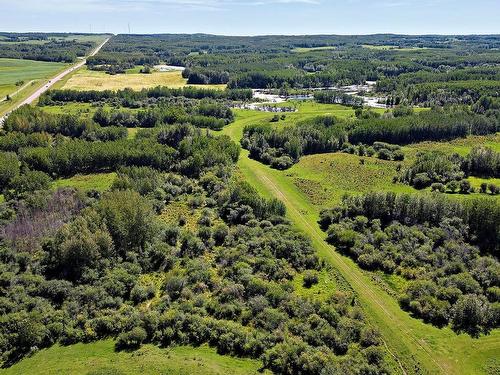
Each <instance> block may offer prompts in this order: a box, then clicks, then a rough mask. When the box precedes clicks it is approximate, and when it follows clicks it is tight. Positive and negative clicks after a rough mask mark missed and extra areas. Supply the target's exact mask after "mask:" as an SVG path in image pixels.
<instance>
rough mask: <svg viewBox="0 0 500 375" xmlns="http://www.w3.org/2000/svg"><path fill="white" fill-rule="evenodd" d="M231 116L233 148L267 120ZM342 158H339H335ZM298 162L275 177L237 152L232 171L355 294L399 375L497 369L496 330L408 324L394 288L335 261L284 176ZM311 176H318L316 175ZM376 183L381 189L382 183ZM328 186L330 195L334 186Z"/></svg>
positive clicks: (345, 111)
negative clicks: (249, 128) (479, 333)
mask: <svg viewBox="0 0 500 375" xmlns="http://www.w3.org/2000/svg"><path fill="white" fill-rule="evenodd" d="M303 107H304V109H305V111H304V112H303V113H302V112H301V111H300V109H299V112H298V113H295V114H290V115H287V120H288V119H289V117H297V116H299V117H300V116H301V114H302V115H303V116H304V117H307V116H311V113H310V110H311V108H310V106H309V105H304V106H303ZM316 107H318V106H317V105H316ZM325 112H326V111H325ZM328 112H331V114H334V115H341V116H343V117H349V116H351V115H352V114H353V111H352V109H349V108H346V107H341V106H338V108H337V110H334V109H331V110H330V111H328ZM236 113H237V120H236V122H235V123H233V124H231V125H229V126H228V127H226V128H225V129H224V130H223V133H225V134H227V135H229V136H230V137H231V138H232V139H233V140H234V141H235V142H239V141H240V139H241V137H242V134H243V128H244V126H245V125H249V124H253V123H256V122H263V121H266V119H267V120H269V119H270V118H271V117H272V114H263V113H255V112H252V111H243V110H240V111H236ZM321 113H322V111H318V112H316V114H321ZM323 113H324V112H323ZM294 121H297V119H294ZM326 157H327V155H326V154H325V155H319V157H318V158H319V159H321V158H322V159H326ZM328 157H331V156H328ZM342 157H343V155H341V156H340V158H342ZM347 157H349V156H347ZM309 158H311V157H309ZM333 158H334V159H335V158H336V157H333ZM304 159H305V160H306V162H305V163H304V162H301V163H303V165H302V166H301V165H300V164H301V163H299V165H298V166H295V167H293V168H292V169H291V170H288V171H278V170H274V169H271V168H270V167H268V166H266V165H264V164H262V163H260V162H258V161H255V160H252V159H250V158H249V157H248V151H246V150H243V151H242V154H241V157H240V160H239V162H238V166H239V169H240V171H241V174H242V175H243V177H244V178H245V179H246V180H247V181H248V182H249V183H251V184H252V185H253V186H254V187H255V188H256V189H257V190H258V191H259V192H260V193H261V194H262V195H263V196H266V197H276V198H278V199H281V200H282V201H283V202H284V203H285V205H286V207H287V215H288V217H289V218H290V219H291V220H292V222H293V223H294V224H295V226H296V227H297V228H298V229H300V230H301V231H303V232H304V233H306V234H307V235H308V236H309V237H310V238H311V240H312V243H313V245H314V247H315V248H316V249H317V251H318V254H319V255H320V256H321V257H322V258H323V259H325V260H326V261H327V262H328V263H329V264H331V265H332V266H333V267H334V268H335V269H336V270H338V271H339V272H340V274H341V275H342V276H343V278H344V279H345V280H346V281H347V282H348V283H349V284H350V285H351V286H352V287H353V288H354V290H356V292H357V295H358V298H359V299H360V301H361V302H362V305H363V307H364V309H365V312H366V316H367V317H368V318H369V319H370V320H371V321H372V323H373V324H375V325H376V326H377V327H378V328H379V329H380V331H381V332H382V334H383V337H384V340H385V342H386V344H387V346H388V349H389V350H390V352H391V353H392V354H393V355H394V357H395V358H397V361H398V363H400V364H401V366H403V368H404V373H406V374H422V373H424V374H459V373H460V374H488V373H492V372H491V371H492V370H491V369H493V368H497V369H498V363H497V362H495V358H496V357H497V354H498V353H499V351H500V330H495V331H493V332H492V333H491V334H490V335H489V336H484V337H481V338H479V339H472V338H471V337H469V336H467V335H464V334H462V335H456V334H455V333H454V332H453V331H452V330H451V329H449V328H444V329H439V328H436V327H434V326H432V325H429V324H425V323H424V322H423V321H421V320H418V319H414V318H412V317H411V316H410V315H409V314H408V313H406V312H404V311H403V310H401V308H400V307H399V304H398V302H397V301H396V299H395V298H394V297H392V296H391V295H389V294H388V293H387V288H391V289H394V287H391V286H389V285H387V284H386V283H382V281H379V279H380V278H376V277H375V276H374V275H373V274H370V273H367V272H364V271H362V270H361V269H360V268H359V267H358V266H357V265H356V264H355V263H354V262H353V261H352V260H351V259H349V258H347V257H344V256H342V255H340V254H339V253H337V252H336V251H335V249H334V248H333V247H332V246H330V245H328V244H327V243H326V242H325V241H324V238H325V234H324V233H323V232H322V231H321V229H320V228H319V226H318V225H317V220H318V214H319V210H320V208H321V205H317V204H314V203H313V202H311V200H310V199H311V198H310V197H309V196H308V195H307V194H305V193H304V192H303V191H301V190H300V189H299V188H298V187H297V186H296V183H295V181H294V179H295V178H296V176H293V175H292V176H289V175H290V172H291V171H292V172H293V171H294V170H297V169H300V168H304V164H306V163H307V160H308V159H307V157H306V158H304ZM324 163H325V162H324ZM324 163H323V164H324ZM326 165H327V166H328V165H329V164H328V163H327V164H326ZM353 168H355V166H354V167H353ZM310 173H312V172H310ZM316 173H319V174H321V173H322V172H321V170H319V172H316ZM353 175H354V172H353ZM326 176H327V179H326V181H327V182H328V181H330V180H331V179H333V178H335V179H338V177H333V172H332V173H331V174H328V172H327V174H326ZM323 179H324V178H323ZM375 180H377V179H376V178H375ZM379 181H381V180H379ZM327 182H325V183H327ZM381 183H382V185H384V182H383V179H382V182H381ZM330 184H331V186H332V189H334V188H335V185H334V182H333V183H330ZM358 186H361V184H359V185H358ZM401 188H406V187H404V186H402V187H401ZM339 190H340V189H339ZM328 199H330V198H328ZM402 372H403V371H402Z"/></svg>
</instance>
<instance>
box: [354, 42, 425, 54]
mask: <svg viewBox="0 0 500 375" xmlns="http://www.w3.org/2000/svg"><path fill="white" fill-rule="evenodd" d="M362 47H363V48H368V49H373V50H379V51H392V50H394V51H401V52H408V51H418V50H423V49H427V48H425V47H398V46H376V45H373V44H363V45H362Z"/></svg>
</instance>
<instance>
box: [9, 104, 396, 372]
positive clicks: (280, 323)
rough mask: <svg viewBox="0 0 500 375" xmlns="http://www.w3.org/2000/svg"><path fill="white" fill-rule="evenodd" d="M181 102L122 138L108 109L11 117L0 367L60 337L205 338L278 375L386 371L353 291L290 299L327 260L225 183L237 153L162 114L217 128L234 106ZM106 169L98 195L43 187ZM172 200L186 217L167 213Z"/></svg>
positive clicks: (235, 183) (130, 343)
mask: <svg viewBox="0 0 500 375" xmlns="http://www.w3.org/2000/svg"><path fill="white" fill-rule="evenodd" d="M183 99H184V102H183V104H182V103H178V105H177V106H176V107H165V106H164V105H158V106H153V107H150V108H149V109H147V110H144V111H143V112H138V114H137V119H139V118H141V117H142V116H146V117H147V118H155V119H156V117H155V116H159V118H158V119H157V120H155V121H154V122H152V123H151V124H150V126H149V128H150V129H144V130H140V131H139V132H138V133H137V136H136V138H135V139H132V140H130V139H125V138H124V137H123V134H122V132H120V129H124V127H123V126H125V125H123V124H113V125H111V124H110V123H109V121H110V119H111V118H113V114H114V113H115V112H119V111H120V110H116V109H114V110H112V111H111V113H108V112H107V110H105V109H103V108H100V109H98V110H97V111H96V112H95V115H94V116H93V119H83V118H79V117H75V116H72V115H54V114H47V113H45V112H44V111H42V110H41V109H39V108H30V107H23V108H21V109H19V110H18V111H16V112H14V113H13V114H12V115H11V116H9V118H8V119H7V121H6V123H5V126H4V128H3V135H2V136H0V144H1V149H2V152H1V153H0V160H1V164H0V165H1V168H0V184H1V189H2V191H3V193H4V196H5V200H6V201H5V203H2V204H1V205H0V212H1V215H0V216H1V220H2V225H1V237H2V241H1V245H0V249H1V251H0V259H1V268H0V271H1V272H0V274H1V279H2V280H3V282H2V283H1V287H0V294H1V299H2V304H1V312H2V314H1V318H0V320H1V324H0V327H1V328H0V338H1V340H0V343H1V353H2V357H1V359H2V363H3V365H4V366H9V365H11V364H13V363H15V362H17V361H19V360H20V359H22V358H23V357H24V356H25V355H29V354H30V353H32V352H34V351H36V350H37V349H39V348H43V347H47V346H50V345H52V344H53V343H56V342H60V343H63V344H71V343H76V342H89V341H93V340H98V339H102V338H106V337H114V338H116V349H117V350H130V349H134V348H137V347H139V346H140V345H141V344H143V343H155V344H158V345H162V346H163V345H172V344H192V345H200V344H203V343H208V344H209V345H211V346H214V347H216V348H217V350H218V352H219V353H223V354H230V355H235V356H244V357H252V358H261V359H262V361H263V367H264V368H267V369H270V370H273V371H274V372H276V373H284V374H295V373H297V371H301V372H302V373H307V374H320V373H322V371H324V369H329V370H328V371H331V372H332V373H333V372H336V371H343V372H345V371H348V372H352V371H355V372H359V371H362V372H366V371H369V372H374V373H386V372H388V371H390V369H389V367H388V366H387V364H386V352H385V350H384V349H383V346H382V340H381V338H380V334H379V333H378V332H377V330H376V329H375V328H374V327H372V326H371V325H369V324H368V323H367V322H366V321H365V319H364V317H363V312H362V309H361V307H360V306H359V305H358V303H357V301H356V297H355V295H354V294H353V293H352V292H351V291H349V290H348V289H346V290H345V291H342V290H339V291H337V292H336V293H334V294H333V295H332V297H331V298H329V299H328V300H324V301H319V300H310V299H306V298H304V297H302V296H301V294H300V293H298V292H297V291H296V290H295V288H296V287H295V286H294V283H293V280H294V279H295V278H296V277H297V275H298V274H303V275H304V277H303V280H304V286H300V288H310V287H311V286H312V285H315V284H316V283H317V282H318V275H319V273H321V272H323V270H324V269H325V267H326V266H325V265H324V264H322V263H321V262H320V261H319V259H318V257H317V255H316V254H315V251H314V249H313V248H312V247H311V244H310V242H309V240H308V239H307V238H306V237H305V236H304V235H302V234H300V233H299V232H297V231H296V230H294V229H292V227H291V225H290V224H289V222H288V221H287V219H285V217H284V214H285V208H284V205H283V204H282V203H281V202H280V201H278V200H266V199H263V198H260V197H259V196H258V194H257V193H256V191H254V190H253V188H251V187H250V185H248V184H246V183H244V182H242V181H240V180H239V179H238V178H237V177H236V176H235V175H234V173H233V170H234V163H235V162H236V161H237V159H238V156H239V146H238V145H237V144H235V143H233V142H231V141H230V140H229V139H228V138H227V137H226V136H214V135H211V134H209V133H207V132H205V131H202V130H200V129H199V128H197V127H195V126H194V125H195V122H196V121H193V118H197V117H196V116H194V117H193V116H191V117H189V116H188V117H187V118H185V117H175V116H174V117H173V120H172V121H166V120H165V116H167V115H166V113H168V112H169V110H171V109H172V108H177V110H178V111H181V112H183V111H186V112H190V113H197V114H198V116H205V115H213V116H217V118H220V119H222V121H223V125H225V124H226V123H227V122H230V121H232V116H233V115H232V112H231V110H230V109H229V108H227V107H224V106H223V105H222V104H220V103H217V102H212V103H210V102H207V99H201V100H198V101H196V100H194V99H189V98H186V97H183ZM42 108H43V107H42ZM122 111H123V110H122ZM141 113H143V115H140V114H141ZM183 116H186V114H184V115H183ZM167 117H168V116H167ZM169 118H170V117H169ZM214 118H215V117H214ZM94 120H95V121H94ZM141 125H144V123H141ZM108 130H110V132H109V133H108V132H107V131H108ZM115 132H116V135H117V138H118V139H115V138H114V137H111V136H110V134H115ZM102 171H116V172H117V178H116V179H115V181H114V183H113V184H112V188H111V190H110V191H109V192H107V193H105V194H101V193H99V192H97V191H95V190H90V191H87V192H86V193H85V192H82V191H76V190H74V189H58V190H55V191H54V190H51V180H52V179H53V178H57V177H58V176H71V175H73V174H75V173H91V172H102ZM178 205H181V206H184V207H186V211H187V213H183V214H181V213H178V214H175V211H173V207H175V206H178ZM172 212H173V216H172ZM163 214H166V215H170V216H171V218H170V219H169V220H166V219H164V216H163ZM299 369H300V370H299Z"/></svg>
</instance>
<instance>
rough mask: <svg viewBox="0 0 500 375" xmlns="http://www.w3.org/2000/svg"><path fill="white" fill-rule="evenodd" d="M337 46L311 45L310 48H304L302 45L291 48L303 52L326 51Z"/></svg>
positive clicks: (293, 50)
mask: <svg viewBox="0 0 500 375" xmlns="http://www.w3.org/2000/svg"><path fill="white" fill-rule="evenodd" d="M336 48H337V47H334V46H323V47H311V48H304V47H297V48H294V49H292V52H297V53H305V52H314V51H328V50H332V49H336Z"/></svg>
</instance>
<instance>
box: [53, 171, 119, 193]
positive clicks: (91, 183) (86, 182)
mask: <svg viewBox="0 0 500 375" xmlns="http://www.w3.org/2000/svg"><path fill="white" fill-rule="evenodd" d="M115 178H116V173H114V172H113V173H94V174H88V175H76V176H73V177H70V178H62V179H59V180H56V181H54V182H53V183H52V187H53V188H54V189H57V188H62V187H72V188H75V189H80V190H83V191H88V190H97V191H101V192H102V191H105V190H108V189H109V188H110V187H111V185H112V184H113V181H114V180H115Z"/></svg>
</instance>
